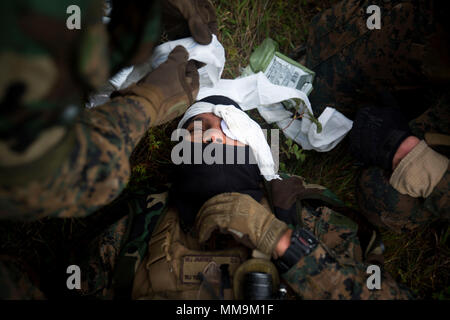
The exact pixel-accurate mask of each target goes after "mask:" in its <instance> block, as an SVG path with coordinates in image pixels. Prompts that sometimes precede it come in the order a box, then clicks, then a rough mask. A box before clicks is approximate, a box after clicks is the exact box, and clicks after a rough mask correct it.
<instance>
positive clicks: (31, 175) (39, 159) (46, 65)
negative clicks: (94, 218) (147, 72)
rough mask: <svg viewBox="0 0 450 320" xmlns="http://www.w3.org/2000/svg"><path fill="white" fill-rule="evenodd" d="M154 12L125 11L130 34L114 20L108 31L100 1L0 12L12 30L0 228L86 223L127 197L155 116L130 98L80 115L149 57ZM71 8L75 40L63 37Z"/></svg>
mask: <svg viewBox="0 0 450 320" xmlns="http://www.w3.org/2000/svg"><path fill="white" fill-rule="evenodd" d="M158 2H159V1H149V2H148V4H144V5H143V4H142V3H140V4H139V5H140V6H143V7H140V8H138V7H139V6H138V5H137V4H136V3H137V2H135V1H130V2H128V3H129V5H128V6H126V5H121V6H119V7H120V9H121V10H129V11H130V14H132V15H133V16H134V17H135V20H134V22H135V24H136V25H130V24H129V22H128V23H127V22H124V21H120V18H121V17H122V19H123V15H122V16H121V15H120V14H117V11H115V10H113V12H112V14H111V21H110V23H109V25H108V27H107V26H106V25H105V24H103V23H102V17H103V16H104V8H103V4H104V1H86V0H76V1H68V0H67V1H66V0H63V1H51V2H36V1H20V2H19V1H3V2H2V3H1V4H0V17H1V19H0V24H1V27H2V29H3V30H8V32H7V33H3V34H2V41H1V45H0V66H1V69H2V81H1V82H0V105H1V111H0V112H1V116H0V119H1V120H0V154H1V155H0V219H4V218H8V219H38V218H41V217H44V216H52V217H79V216H84V215H87V214H90V213H92V212H93V211H95V210H96V209H97V208H99V207H101V206H103V205H105V204H106V203H108V202H109V201H111V200H112V199H114V198H115V197H116V196H117V195H118V194H119V193H120V191H121V190H122V189H123V188H124V186H125V185H126V183H127V181H128V177H129V175H130V165H129V161H128V158H129V156H130V154H131V152H132V150H133V148H134V147H135V146H136V144H137V143H138V141H139V139H140V138H141V136H142V135H143V134H144V133H145V132H146V130H147V129H148V128H149V126H150V120H151V118H154V116H155V114H152V113H154V110H150V109H149V108H146V107H145V106H144V105H143V104H142V103H141V102H139V101H138V100H137V99H135V97H131V96H130V97H127V96H125V97H117V98H115V99H113V100H111V102H110V103H107V104H105V105H103V106H100V107H98V108H95V109H92V110H86V109H85V108H84V107H83V106H84V102H83V97H86V95H87V94H88V93H89V92H91V91H92V90H94V89H95V88H98V87H99V86H101V85H103V84H104V83H105V81H106V80H107V79H108V77H109V75H110V74H109V71H110V70H117V69H118V67H120V66H123V65H125V64H126V63H130V62H133V63H138V62H141V61H143V59H145V58H147V57H148V56H149V54H150V53H151V49H152V46H153V43H154V42H155V41H157V39H158V37H159V23H160V20H159V11H158V10H159V8H158V7H157V4H158ZM70 5H78V7H79V8H80V11H81V29H80V30H77V29H74V30H69V29H68V28H67V27H66V20H67V19H68V17H69V16H70V15H71V13H73V12H71V13H69V12H67V13H66V10H67V8H68V7H69V6H70ZM138 9H139V10H138ZM137 27H139V28H140V30H141V31H140V32H135V31H136V30H134V29H133V28H137ZM118 36H120V37H119V39H120V41H118V40H117V37H118ZM114 37H116V38H114ZM122 42H123V43H122ZM131 52H132V53H133V54H131Z"/></svg>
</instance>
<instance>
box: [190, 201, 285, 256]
mask: <svg viewBox="0 0 450 320" xmlns="http://www.w3.org/2000/svg"><path fill="white" fill-rule="evenodd" d="M194 228H195V229H194V230H195V231H196V232H197V234H198V238H199V241H200V243H203V242H205V241H206V240H208V239H209V237H210V236H211V233H212V232H213V231H214V230H216V229H220V231H221V232H223V233H231V234H232V235H233V236H234V237H235V238H236V239H237V240H238V241H240V242H242V243H243V244H245V245H247V246H248V247H250V248H252V249H254V248H256V249H258V250H259V251H261V252H263V253H264V254H266V255H269V256H272V255H273V254H274V250H275V247H276V245H277V243H278V241H279V240H280V238H281V236H282V235H283V234H284V233H285V232H286V230H287V229H288V227H287V225H286V224H285V223H284V222H282V221H280V220H278V219H277V218H276V217H275V215H273V214H272V213H271V212H269V211H267V209H266V208H264V207H263V206H262V205H261V204H259V203H258V202H257V201H255V200H254V199H253V198H252V197H250V196H248V195H246V194H241V193H234V192H233V193H222V194H219V195H217V196H215V197H212V198H211V199H209V200H208V201H206V202H205V204H204V205H203V206H202V208H201V209H200V211H199V213H198V215H197V217H196V221H195V226H194Z"/></svg>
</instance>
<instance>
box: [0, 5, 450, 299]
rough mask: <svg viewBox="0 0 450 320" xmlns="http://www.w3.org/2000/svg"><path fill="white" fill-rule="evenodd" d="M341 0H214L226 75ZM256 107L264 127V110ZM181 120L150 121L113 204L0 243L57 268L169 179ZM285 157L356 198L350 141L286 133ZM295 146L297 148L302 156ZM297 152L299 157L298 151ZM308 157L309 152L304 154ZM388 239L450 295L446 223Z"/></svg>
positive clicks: (412, 275)
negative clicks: (300, 145)
mask: <svg viewBox="0 0 450 320" xmlns="http://www.w3.org/2000/svg"><path fill="white" fill-rule="evenodd" d="M335 2H337V1H331V0H329V1H326V0H323V1H322V0H320V1H314V2H313V1H305V0H295V1H294V0H272V1H268V0H253V1H252V0H233V1H230V0H228V1H226V0H215V1H213V3H214V4H215V7H216V9H217V17H218V22H219V31H220V36H219V40H220V41H221V42H222V44H223V45H224V47H225V49H226V58H227V62H226V66H225V70H224V73H223V77H224V78H235V77H236V76H238V75H239V74H240V72H241V70H242V68H244V67H245V66H247V64H248V62H249V57H250V54H251V52H252V50H253V49H254V48H255V46H257V45H258V44H260V43H261V42H262V41H263V40H264V39H265V38H266V37H271V38H273V39H274V40H275V41H277V42H278V43H279V45H280V51H281V52H282V53H284V54H289V53H290V52H292V50H293V49H295V48H297V47H298V46H300V45H301V44H303V43H304V42H305V39H306V38H307V27H308V24H309V21H310V20H311V18H312V17H313V16H314V15H315V14H317V13H319V12H321V11H322V10H324V9H326V8H328V7H329V6H330V5H331V4H333V3H335ZM250 115H251V116H252V117H253V118H254V119H256V121H258V122H259V123H260V124H261V125H262V127H263V128H267V129H269V128H276V127H275V126H273V125H268V124H267V123H264V122H263V120H262V119H261V117H260V116H259V114H258V112H257V111H255V110H253V111H251V112H250ZM175 126H176V122H172V123H169V124H165V125H163V126H160V127H156V128H151V129H150V130H149V132H148V133H147V135H146V136H145V138H144V139H143V140H142V141H141V143H140V144H139V145H138V147H137V148H136V149H135V151H134V152H133V155H132V157H131V164H132V174H131V179H130V182H129V183H128V186H127V189H126V190H125V191H124V192H123V193H122V195H121V196H120V197H119V198H118V199H117V200H116V201H115V202H114V203H113V204H111V205H108V206H106V207H105V208H104V209H102V210H100V211H99V212H98V213H96V214H94V215H92V216H90V217H87V218H84V219H65V220H55V219H43V220H41V221H36V222H33V223H23V222H10V221H5V222H1V223H0V248H1V251H2V252H3V253H6V254H11V255H14V254H15V255H19V256H21V257H24V258H26V260H27V261H29V263H30V265H31V266H32V267H34V268H35V270H37V271H38V272H41V271H42V272H45V273H47V274H51V272H52V270H54V263H55V262H54V261H55V260H57V258H58V259H59V258H60V257H61V255H67V253H64V252H65V251H67V248H70V247H72V246H74V245H78V244H79V243H80V241H84V242H83V243H87V242H88V240H89V239H90V238H92V237H93V236H95V235H96V234H98V233H99V232H100V231H101V230H102V229H104V228H105V227H106V226H108V225H109V224H110V223H112V222H113V221H114V220H115V219H117V218H118V217H120V216H121V215H122V214H123V212H121V211H120V210H114V208H117V204H119V203H120V202H121V200H122V199H124V198H125V197H126V195H127V194H128V193H129V192H133V191H135V190H139V189H140V188H142V187H147V186H160V185H164V184H165V183H167V175H168V174H169V172H170V165H171V163H170V150H171V147H172V145H173V143H172V142H171V141H170V134H171V132H172V130H173V129H174V128H175ZM280 138H281V141H280V144H281V145H282V146H283V148H284V151H283V150H282V151H281V152H280V162H281V163H282V166H283V167H284V168H285V169H286V171H288V172H290V173H294V174H298V175H301V176H303V177H305V178H306V180H307V181H308V182H310V183H316V184H321V185H324V186H326V187H328V188H329V189H331V190H332V191H333V192H335V193H336V194H337V195H338V196H339V197H340V198H341V199H342V200H343V201H344V202H345V203H346V204H347V205H348V206H351V207H353V208H357V204H356V200H355V192H356V177H357V174H358V168H357V167H356V166H355V165H354V162H353V159H352V158H351V156H350V155H349V154H348V150H347V141H346V140H345V139H344V141H343V142H342V143H341V144H340V145H338V146H337V147H336V148H335V149H334V150H332V151H331V152H327V153H318V152H314V151H298V150H294V149H293V147H292V146H288V145H287V144H286V139H285V138H284V136H282V135H280ZM296 153H297V154H298V156H296ZM297 157H298V158H297ZM303 157H304V159H303ZM382 235H383V239H384V243H385V246H386V249H387V250H386V253H385V266H386V269H387V270H388V271H389V272H390V273H391V275H392V276H393V277H394V278H395V279H396V280H397V281H399V282H400V283H402V284H404V285H406V286H407V287H409V288H411V289H412V290H413V292H415V293H416V294H417V296H418V297H419V298H424V299H449V298H450V286H449V283H450V281H449V280H450V279H449V276H450V258H449V257H450V253H449V238H450V229H449V227H448V225H440V224H433V225H430V226H427V227H424V228H421V229H420V230H416V231H414V232H411V233H409V234H400V235H399V234H395V233H393V232H390V231H387V230H383V231H382Z"/></svg>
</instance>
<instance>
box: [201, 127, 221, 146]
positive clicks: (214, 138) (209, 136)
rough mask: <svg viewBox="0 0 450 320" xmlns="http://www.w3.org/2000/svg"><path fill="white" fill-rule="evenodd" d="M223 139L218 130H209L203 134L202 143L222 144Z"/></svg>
mask: <svg viewBox="0 0 450 320" xmlns="http://www.w3.org/2000/svg"><path fill="white" fill-rule="evenodd" d="M224 141H225V137H224V135H223V132H222V131H221V130H218V129H209V130H206V131H205V132H204V133H203V142H204V143H208V142H214V143H224Z"/></svg>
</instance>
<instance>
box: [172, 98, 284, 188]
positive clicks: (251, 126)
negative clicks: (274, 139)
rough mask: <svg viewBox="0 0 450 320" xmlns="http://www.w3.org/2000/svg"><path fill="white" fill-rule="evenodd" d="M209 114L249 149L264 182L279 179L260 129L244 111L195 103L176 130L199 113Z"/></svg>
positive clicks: (233, 107) (228, 106)
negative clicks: (213, 115)
mask: <svg viewBox="0 0 450 320" xmlns="http://www.w3.org/2000/svg"><path fill="white" fill-rule="evenodd" d="M210 112H211V113H214V114H215V115H216V116H218V117H220V118H222V120H223V121H225V123H226V125H227V126H228V129H229V130H230V132H231V133H232V134H233V136H235V137H236V140H238V141H239V142H242V143H243V144H246V145H248V146H249V147H250V150H251V151H252V153H253V156H254V158H255V160H256V163H257V164H258V167H259V170H260V171H261V174H262V175H263V176H264V178H265V179H266V180H268V181H270V180H272V179H280V177H279V175H277V174H276V173H277V170H276V168H275V162H274V161H273V157H272V153H271V151H270V147H269V144H268V143H267V140H266V137H265V136H264V133H263V131H262V129H261V127H260V126H259V124H258V123H256V122H255V121H253V120H252V119H251V118H250V117H249V116H248V115H247V114H246V113H245V112H244V111H242V110H239V109H238V108H236V107H235V106H233V105H222V104H217V105H215V104H212V103H209V102H203V101H200V102H196V103H194V104H193V105H192V106H191V107H190V108H189V109H187V110H186V113H185V114H184V116H183V118H182V119H181V120H180V122H179V123H178V128H182V127H183V125H184V124H185V123H186V121H187V120H189V119H190V118H192V117H195V116H196V115H199V114H201V113H210Z"/></svg>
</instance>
